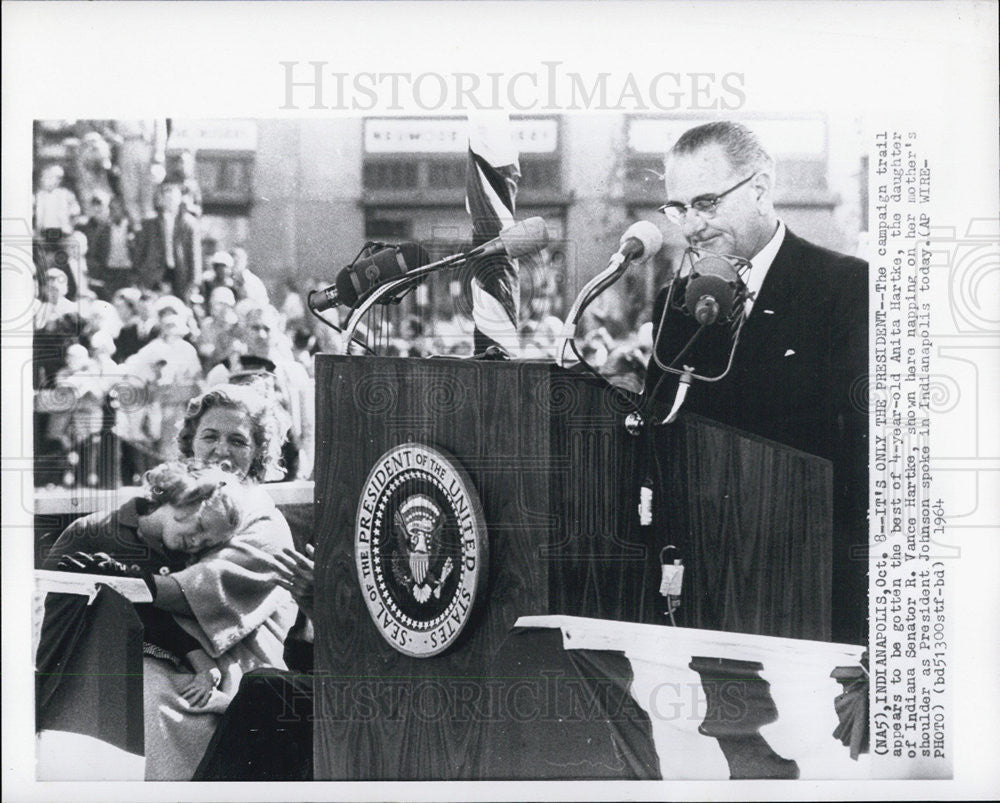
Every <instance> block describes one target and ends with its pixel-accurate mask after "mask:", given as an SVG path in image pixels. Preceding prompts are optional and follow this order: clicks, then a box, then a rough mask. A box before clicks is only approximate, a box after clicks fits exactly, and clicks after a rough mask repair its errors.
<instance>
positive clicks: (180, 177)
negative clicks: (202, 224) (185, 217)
mask: <svg viewBox="0 0 1000 803" xmlns="http://www.w3.org/2000/svg"><path fill="white" fill-rule="evenodd" d="M166 180H167V181H170V182H173V183H175V184H180V185H181V188H182V194H183V196H184V203H185V205H186V206H187V208H188V211H189V212H190V213H191V214H193V215H195V216H196V217H201V184H199V183H198V174H197V168H196V166H195V159H194V154H193V153H192V152H191V151H189V150H185V151H181V152H180V153H179V154H177V158H176V159H175V160H174V162H173V165H172V169H171V170H170V171H169V172H168V173H167V178H166Z"/></svg>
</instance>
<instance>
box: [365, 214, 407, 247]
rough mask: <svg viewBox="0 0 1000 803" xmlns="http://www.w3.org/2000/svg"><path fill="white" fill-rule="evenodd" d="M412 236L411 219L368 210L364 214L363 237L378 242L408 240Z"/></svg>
mask: <svg viewBox="0 0 1000 803" xmlns="http://www.w3.org/2000/svg"><path fill="white" fill-rule="evenodd" d="M412 237H413V221H412V220H410V219H409V218H393V217H387V216H384V215H382V214H379V212H378V211H377V210H369V211H368V213H367V214H366V215H365V239H366V240H375V241H378V242H383V241H387V242H392V241H399V240H409V239H411V238H412Z"/></svg>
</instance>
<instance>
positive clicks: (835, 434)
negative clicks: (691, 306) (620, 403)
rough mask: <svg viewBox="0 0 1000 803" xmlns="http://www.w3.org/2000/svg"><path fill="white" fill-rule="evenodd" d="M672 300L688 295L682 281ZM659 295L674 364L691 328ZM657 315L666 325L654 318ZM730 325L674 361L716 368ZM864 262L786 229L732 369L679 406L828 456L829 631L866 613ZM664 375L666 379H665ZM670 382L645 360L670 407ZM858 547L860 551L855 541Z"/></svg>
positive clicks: (851, 636)
mask: <svg viewBox="0 0 1000 803" xmlns="http://www.w3.org/2000/svg"><path fill="white" fill-rule="evenodd" d="M677 285H678V286H677V288H676V289H675V293H674V296H675V298H683V293H684V288H685V286H686V282H685V280H684V279H680V280H678V282H677ZM668 290H669V287H668V288H664V289H663V290H662V291H661V292H660V294H659V295H658V296H657V299H656V303H655V305H654V310H653V326H654V328H655V331H656V332H657V337H656V341H655V355H656V357H658V358H659V360H660V361H661V362H663V363H664V364H667V365H669V364H670V363H671V361H672V360H674V358H675V357H676V356H677V355H678V353H679V352H680V351H681V350H682V349H683V348H684V346H685V344H686V343H687V342H688V340H689V339H690V337H691V335H692V334H693V333H694V332H695V331H696V329H697V325H696V324H695V323H694V321H693V319H691V318H689V317H685V316H683V315H682V314H681V313H679V312H678V311H677V310H675V309H673V308H671V309H669V310H668V312H667V316H666V318H665V319H663V309H664V305H665V303H666V299H667V293H668ZM661 324H662V325H661ZM730 337H731V332H730V331H729V330H728V329H727V327H725V326H722V325H716V326H714V327H711V328H710V329H707V330H706V331H705V332H704V333H703V334H702V335H701V336H700V337H699V338H698V339H697V340H696V341H695V343H694V345H693V346H692V347H691V348H690V350H689V351H688V352H687V353H686V354H684V355H683V356H682V357H681V359H680V360H679V361H678V363H679V365H681V366H683V365H692V366H693V367H694V368H695V369H696V372H698V373H701V372H706V373H711V374H713V375H715V374H719V373H721V372H722V371H723V370H724V367H725V362H724V359H725V355H727V353H728V351H727V349H726V346H727V345H728V343H729V342H730V341H729V338H730ZM867 375H868V264H867V263H866V262H863V261H862V260H860V259H856V258H854V257H849V256H845V255H843V254H838V253H836V252H834V251H829V250H827V249H825V248H820V247H819V246H816V245H813V244H812V243H809V242H807V241H805V240H803V239H801V238H800V237H796V236H795V235H794V234H792V232H790V231H786V233H785V239H784V242H783V243H782V245H781V248H780V249H779V250H778V253H777V255H776V256H775V259H774V262H773V263H772V265H771V268H770V270H769V271H768V273H767V277H766V278H765V280H764V284H763V286H762V287H761V289H760V292H759V293H758V296H757V298H756V300H755V301H754V304H753V311H752V312H751V314H750V316H749V318H748V319H747V321H746V324H745V325H744V327H743V330H742V333H741V335H740V340H739V343H738V345H737V348H736V354H735V357H734V360H733V366H732V369H731V370H730V372H729V374H728V375H727V376H726V377H725V378H724V379H722V380H720V381H718V382H714V383H707V382H699V381H698V380H695V381H694V382H693V383H692V386H691V388H690V391H689V393H688V396H687V400H686V402H685V405H684V408H683V409H684V410H690V411H692V412H696V413H699V414H701V415H704V416H705V417H707V418H711V419H713V420H716V421H719V422H722V423H724V424H729V425H731V426H734V427H736V428H737V429H741V430H743V431H746V432H752V433H755V434H757V435H761V436H763V437H765V438H770V439H772V440H775V441H778V442H780V443H784V444H787V445H789V446H792V447H795V448H796V449H801V450H803V451H805V452H809V453H810V454H815V455H818V456H820V457H824V458H826V459H828V460H831V461H832V462H833V469H834V553H835V554H834V577H833V580H834V627H833V635H834V640H843V641H851V642H856V643H861V642H860V641H857V639H858V638H861V637H862V636H861V633H862V630H863V625H864V616H865V614H866V611H867V605H866V596H865V592H866V590H867V559H866V558H865V557H864V556H863V555H862V554H861V553H862V552H863V551H864V546H865V545H866V544H867V541H868V524H867V507H868V412H867V405H868V401H867ZM661 380H662V381H661ZM676 387H677V381H676V379H675V378H674V377H673V376H671V375H666V376H664V372H663V370H662V369H661V368H660V366H659V365H657V362H656V359H651V360H650V363H649V369H648V372H647V377H646V392H647V394H651V395H652V396H653V397H654V398H655V399H656V401H657V402H658V407H661V408H662V407H668V405H669V403H670V402H671V401H672V400H673V398H674V392H675V389H676ZM852 547H855V549H852Z"/></svg>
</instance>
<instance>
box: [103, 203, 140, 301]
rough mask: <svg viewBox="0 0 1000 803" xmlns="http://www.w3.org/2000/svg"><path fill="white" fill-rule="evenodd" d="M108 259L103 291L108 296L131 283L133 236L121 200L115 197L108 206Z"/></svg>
mask: <svg viewBox="0 0 1000 803" xmlns="http://www.w3.org/2000/svg"><path fill="white" fill-rule="evenodd" d="M108 209H109V220H108V258H107V262H106V265H105V267H106V269H107V274H106V277H105V290H106V292H107V293H108V295H109V296H111V295H114V293H115V291H116V290H118V289H119V288H122V287H126V286H127V285H128V284H130V283H131V281H132V275H131V271H132V248H133V245H134V242H133V241H134V235H133V234H132V229H131V227H130V226H129V222H128V218H127V217H126V216H125V209H124V207H123V206H122V202H121V199H119V198H117V197H115V198H112V199H111V202H110V204H109V205H108Z"/></svg>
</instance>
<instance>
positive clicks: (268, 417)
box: [177, 385, 289, 482]
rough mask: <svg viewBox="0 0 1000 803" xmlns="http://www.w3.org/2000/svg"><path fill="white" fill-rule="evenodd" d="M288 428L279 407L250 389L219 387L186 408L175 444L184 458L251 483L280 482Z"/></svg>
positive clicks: (233, 386)
mask: <svg viewBox="0 0 1000 803" xmlns="http://www.w3.org/2000/svg"><path fill="white" fill-rule="evenodd" d="M288 425H289V422H288V421H287V419H286V416H284V414H283V410H282V409H281V406H280V405H279V404H277V403H275V402H274V401H273V400H271V399H269V398H268V397H266V396H265V395H263V394H261V393H258V392H257V391H256V390H255V389H254V388H253V387H250V386H244V385H222V386H219V387H214V388H212V389H211V390H209V391H207V392H206V393H203V394H202V395H201V396H199V397H198V398H196V399H194V400H192V401H191V403H190V404H189V405H188V409H187V413H186V414H185V416H184V424H183V426H182V428H181V431H180V434H179V435H178V436H177V443H178V445H179V447H180V451H181V454H182V455H184V456H185V457H198V458H200V459H202V460H205V461H206V462H209V463H217V464H228V465H229V467H230V468H232V469H233V470H234V471H236V472H237V473H240V474H241V475H242V476H244V477H246V478H247V479H248V480H251V481H254V482H262V481H265V480H271V479H280V478H281V476H282V471H281V467H280V460H281V445H282V443H283V441H284V439H285V434H286V433H287V432H288Z"/></svg>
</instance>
